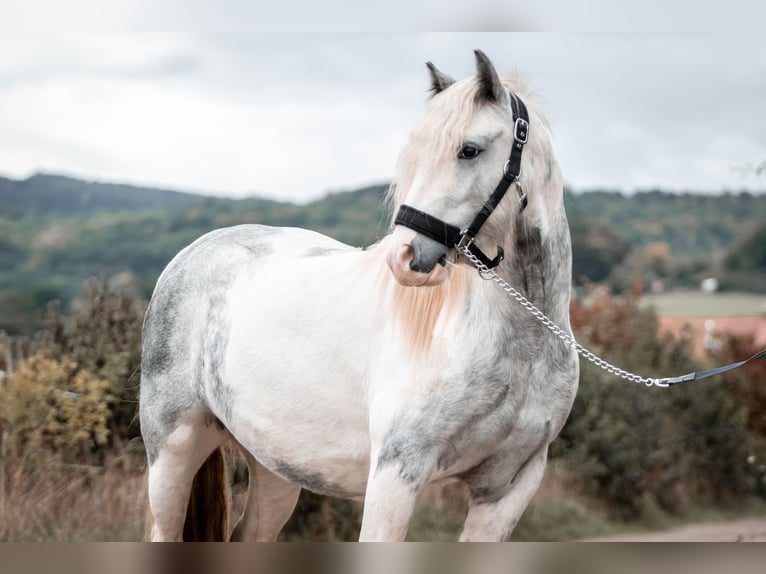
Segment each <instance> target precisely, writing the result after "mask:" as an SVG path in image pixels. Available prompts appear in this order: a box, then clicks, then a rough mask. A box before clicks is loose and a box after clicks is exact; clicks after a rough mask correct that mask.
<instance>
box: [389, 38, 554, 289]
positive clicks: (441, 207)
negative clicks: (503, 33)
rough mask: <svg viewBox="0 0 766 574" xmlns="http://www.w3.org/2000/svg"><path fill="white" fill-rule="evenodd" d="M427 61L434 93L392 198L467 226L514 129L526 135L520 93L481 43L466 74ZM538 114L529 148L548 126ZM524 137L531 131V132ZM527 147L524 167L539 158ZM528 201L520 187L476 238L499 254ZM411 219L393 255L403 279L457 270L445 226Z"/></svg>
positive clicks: (496, 178) (435, 278)
mask: <svg viewBox="0 0 766 574" xmlns="http://www.w3.org/2000/svg"><path fill="white" fill-rule="evenodd" d="M427 65H428V69H429V71H430V74H431V83H432V87H431V91H432V92H433V96H432V97H431V99H430V100H429V101H428V104H427V106H426V111H425V114H424V116H423V117H422V119H421V120H420V122H419V123H418V124H417V125H416V126H415V127H414V128H413V130H412V132H411V133H410V138H409V141H408V143H407V145H406V146H405V148H404V150H403V152H402V155H401V157H400V160H399V170H398V176H397V178H396V183H395V185H394V186H393V187H392V192H391V194H392V197H391V199H392V203H393V207H394V212H395V213H396V212H397V210H398V209H399V208H400V206H401V205H402V204H405V203H406V204H407V205H408V206H410V207H411V208H413V211H415V212H421V213H422V214H428V215H429V216H433V221H427V223H429V224H435V225H436V226H437V227H438V226H439V225H440V224H441V223H442V222H444V223H447V224H448V225H449V226H452V227H453V228H458V229H460V230H463V229H465V228H466V227H468V226H469V224H471V223H472V222H473V221H474V218H475V217H476V215H477V213H478V212H479V211H480V210H481V209H482V206H484V205H485V203H486V202H487V200H488V198H489V197H490V196H491V195H492V194H493V190H495V189H496V188H497V187H498V185H499V184H498V182H500V181H501V179H502V178H503V174H504V166H506V162H508V160H509V155H510V154H511V150H512V146H513V145H514V141H515V140H514V136H516V138H517V139H518V136H519V131H518V126H517V122H516V119H517V118H516V117H514V107H515V108H516V111H518V105H519V103H518V102H519V100H518V99H516V98H515V96H514V95H513V93H512V92H511V91H509V89H510V87H509V86H506V85H505V84H504V83H503V81H502V80H501V79H500V77H499V76H498V74H497V72H496V71H495V68H494V66H493V65H492V63H491V62H490V61H489V59H488V58H487V56H486V55H484V54H483V53H482V52H481V51H478V50H477V51H476V66H477V75H476V76H475V77H472V78H469V79H466V80H463V81H459V82H455V81H454V80H452V79H451V78H449V77H448V76H446V75H444V74H442V73H441V72H440V71H438V70H437V69H436V68H435V67H434V66H433V65H432V64H431V63H430V62H429V63H428V64H427ZM512 100H514V102H513V107H512ZM521 105H522V106H523V103H522V104H521ZM523 113H524V114H526V113H527V112H526V110H524V112H523ZM536 122H539V120H538V118H537V117H536V116H534V115H533V116H532V118H530V123H531V124H532V125H531V126H527V128H528V130H529V134H532V135H530V136H529V137H530V140H529V144H530V145H529V146H526V148H527V149H528V148H531V147H535V148H537V149H538V150H539V148H540V140H541V138H542V136H540V135H537V136H535V130H536V129H540V131H544V132H545V134H547V133H548V129H547V127H545V126H544V125H542V122H539V123H537V124H536ZM523 137H524V138H525V139H526V137H527V134H523ZM533 138H535V139H536V140H537V141H536V142H533ZM546 142H547V140H546ZM525 143H526V142H525ZM546 145H547V143H546ZM536 151H537V150H532V152H533V153H536ZM527 155H529V154H528V153H527V151H525V152H524V158H523V162H522V166H523V168H524V169H526V168H527V167H528V165H529V164H530V162H532V161H534V160H533V159H532V158H530V157H527ZM537 155H540V154H539V153H537ZM519 159H521V155H520V152H519ZM537 162H539V160H537ZM506 167H507V166H506ZM524 184H525V185H526V180H525V181H524ZM515 185H516V183H514V186H515ZM525 205H526V199H525V198H522V197H521V194H519V193H517V192H516V191H513V190H512V191H509V192H508V193H507V194H505V197H503V199H502V200H501V201H500V202H499V204H498V206H497V208H496V209H495V211H494V213H492V215H491V216H490V217H489V218H488V219H487V221H486V225H483V227H482V228H481V233H479V234H478V235H477V237H476V238H475V241H476V244H477V245H478V246H480V247H481V249H484V250H485V252H486V253H487V254H490V256H492V255H494V254H495V252H496V251H497V248H498V246H502V245H504V244H506V243H507V239H508V238H509V237H511V236H512V233H513V226H514V225H515V221H516V217H515V214H518V213H519V212H520V211H521V210H522V209H523V206H525ZM512 214H513V215H512ZM411 227H412V226H405V225H396V226H395V229H394V233H393V234H392V236H391V239H390V242H389V243H388V245H389V246H390V250H389V252H388V256H387V261H388V265H389V267H390V269H391V271H392V273H393V274H394V276H395V277H396V279H397V281H398V282H399V283H401V284H402V285H438V284H440V283H442V282H443V281H444V280H445V279H446V278H447V277H448V275H449V273H450V272H451V269H450V266H449V265H448V263H449V262H450V261H452V260H455V256H454V248H455V245H454V244H453V242H452V241H450V240H442V239H440V238H439V235H440V233H438V232H437V233H436V234H429V233H424V232H422V231H415V230H413V229H412V228H411ZM414 228H415V229H417V226H414ZM429 235H430V236H429ZM434 235H436V237H434Z"/></svg>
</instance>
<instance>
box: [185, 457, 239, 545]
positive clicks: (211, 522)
mask: <svg viewBox="0 0 766 574" xmlns="http://www.w3.org/2000/svg"><path fill="white" fill-rule="evenodd" d="M229 498H230V497H229V479H228V475H227V472H226V459H225V458H224V453H223V448H222V447H218V448H217V449H215V451H213V454H211V455H210V456H209V457H208V458H207V460H206V461H205V462H204V463H203V465H202V466H201V467H200V469H199V470H198V471H197V474H195V475H194V482H193V483H192V488H191V494H190V495H189V505H188V507H187V509H186V521H185V522H184V540H185V541H187V540H188V541H203V542H225V541H227V540H228V539H229Z"/></svg>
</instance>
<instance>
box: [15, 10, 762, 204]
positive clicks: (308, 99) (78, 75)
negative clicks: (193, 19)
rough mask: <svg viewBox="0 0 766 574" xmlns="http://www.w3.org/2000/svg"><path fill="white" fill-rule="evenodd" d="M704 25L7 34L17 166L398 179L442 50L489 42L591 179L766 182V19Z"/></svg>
mask: <svg viewBox="0 0 766 574" xmlns="http://www.w3.org/2000/svg"><path fill="white" fill-rule="evenodd" d="M31 1H32V0H30V2H31ZM32 3H34V2H32ZM138 4H139V5H140V4H142V2H138ZM762 11H763V12H764V13H766V9H764V10H762ZM629 15H630V14H628V16H629ZM21 16H22V17H23V14H21ZM564 16H566V13H564ZM761 16H762V15H761ZM209 17H211V18H212V17H213V15H212V13H211V15H210V16H209ZM559 17H562V14H561V13H559ZM624 17H626V16H624ZM636 17H638V16H636ZM535 18H536V16H535V15H534V14H531V15H529V16H528V17H527V18H526V19H524V20H523V21H522V22H521V24H520V25H519V26H518V28H520V29H527V28H528V29H533V28H535ZM483 22H484V24H485V25H486V24H487V21H486V19H485V20H483ZM760 22H763V19H762V18H761V20H760ZM691 24H692V25H691V26H690V28H688V29H686V30H684V31H681V32H675V31H667V30H661V31H660V32H652V33H647V32H641V31H639V32H631V31H627V32H625V31H617V32H610V33H604V32H601V31H599V32H595V33H594V32H589V31H587V30H585V31H576V32H548V33H538V32H503V33H409V32H402V33H348V32H344V33H312V32H305V31H303V32H292V33H284V32H263V31H259V30H237V29H235V30H227V31H226V32H215V33H213V32H206V31H200V30H191V31H183V32H172V33H168V32H147V31H135V30H121V31H119V32H108V33H103V34H100V35H94V34H92V33H89V32H87V31H86V32H83V33H77V34H75V33H67V34H61V33H58V34H47V33H34V34H31V33H18V32H13V31H11V32H6V33H1V34H0V175H4V176H6V177H13V178H25V177H28V176H29V175H31V174H33V173H35V172H39V171H43V172H49V173H63V174H69V175H72V176H76V177H82V178H86V179H93V180H100V181H111V182H126V183H134V184H140V185H152V186H159V187H165V188H170V189H178V190H183V191H194V192H199V193H206V194H211V195H221V196H229V197H243V196H248V195H259V196H265V197H271V198H275V199H281V200H290V201H298V202H302V201H308V200H311V199H313V198H316V197H319V196H321V195H323V194H325V193H327V192H331V191H339V190H344V189H353V188H357V187H360V186H363V185H367V184H374V183H384V182H388V181H389V180H390V179H391V178H392V177H393V175H394V169H395V166H396V161H397V158H398V154H399V150H400V149H401V148H402V147H403V145H404V143H405V141H406V138H407V134H408V131H409V129H410V128H411V127H412V126H413V125H414V123H415V121H416V120H417V118H418V116H419V115H420V114H421V113H422V110H423V107H424V104H425V101H426V99H427V95H428V93H427V90H428V86H429V82H428V74H427V70H426V67H425V62H426V61H428V60H431V61H433V62H434V63H435V64H436V65H437V66H438V67H439V68H440V69H441V70H443V71H444V72H446V73H447V74H449V75H451V76H453V77H455V78H458V79H459V78H464V77H467V76H469V75H472V74H473V73H474V71H475V68H474V56H473V49H474V48H480V49H482V50H483V51H484V52H486V53H487V54H488V55H489V56H490V58H491V59H492V60H493V62H494V63H495V65H496V67H497V69H498V70H499V71H500V72H501V73H510V72H518V73H520V74H522V75H523V76H524V77H525V78H527V79H528V80H529V82H530V85H531V87H532V89H533V90H534V91H535V92H536V93H537V94H538V95H539V96H540V97H541V98H542V100H543V102H544V104H543V111H544V113H545V114H546V116H547V117H548V119H549V121H550V123H551V125H552V130H553V134H554V150H555V153H556V156H557V158H558V160H559V163H560V165H561V169H562V173H563V175H564V180H565V181H566V183H567V184H568V185H569V186H570V187H572V188H574V189H576V190H585V189H592V188H607V189H619V190H622V191H626V192H633V191H636V190H642V189H651V188H655V187H656V188H662V189H666V190H675V191H706V192H720V191H723V190H740V189H749V190H753V191H760V190H764V189H766V176H764V175H761V176H758V175H756V174H754V173H753V172H752V170H748V167H753V166H758V165H760V164H761V162H764V161H766V121H765V120H766V36H764V35H763V34H762V33H758V32H757V31H755V30H749V29H747V28H744V29H736V30H735V29H732V28H733V27H732V26H729V27H728V28H727V27H726V26H722V27H721V29H722V30H723V31H722V32H720V33H710V32H704V31H703V32H700V31H698V30H695V29H694V26H693V24H694V21H692V22H691ZM43 27H44V26H43ZM507 27H510V26H507ZM554 27H555V26H554ZM613 28H615V27H613ZM616 28H617V29H618V30H619V26H617V27H616Z"/></svg>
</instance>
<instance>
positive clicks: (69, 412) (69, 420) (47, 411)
mask: <svg viewBox="0 0 766 574" xmlns="http://www.w3.org/2000/svg"><path fill="white" fill-rule="evenodd" d="M109 387H110V385H109V382H108V381H106V380H104V379H100V378H98V377H96V376H95V375H93V374H92V373H90V372H88V371H85V370H79V369H78V367H77V364H76V363H74V362H73V361H72V360H71V359H63V360H56V359H53V358H51V357H50V356H47V355H46V354H44V353H38V354H36V355H33V356H32V357H30V358H29V360H28V361H26V362H25V363H24V365H23V366H22V367H21V368H20V369H19V370H18V371H16V372H15V373H14V374H13V375H12V376H11V377H10V378H9V379H8V380H7V381H6V382H5V384H4V385H3V386H2V387H0V428H2V431H3V434H4V435H5V437H6V441H7V442H6V448H8V449H10V453H9V454H10V456H12V457H13V458H16V459H22V458H23V459H25V460H26V461H28V462H30V463H32V464H33V465H34V463H35V462H40V460H41V459H50V458H54V459H57V460H60V461H62V462H73V461H77V460H79V461H82V460H83V459H88V458H90V456H91V455H92V453H93V452H94V451H95V450H96V448H97V447H100V446H103V445H105V444H106V442H107V439H108V437H109V426H108V425H109V418H110V410H109V406H110V403H111V402H112V400H113V397H112V396H111V394H110V392H109Z"/></svg>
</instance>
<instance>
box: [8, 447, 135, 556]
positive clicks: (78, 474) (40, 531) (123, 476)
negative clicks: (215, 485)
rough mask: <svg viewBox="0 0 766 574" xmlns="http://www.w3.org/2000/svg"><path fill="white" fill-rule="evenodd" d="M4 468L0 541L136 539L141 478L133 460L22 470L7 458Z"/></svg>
mask: <svg viewBox="0 0 766 574" xmlns="http://www.w3.org/2000/svg"><path fill="white" fill-rule="evenodd" d="M4 471H5V481H4V484H3V485H1V486H2V487H3V488H2V489H0V491H1V492H0V497H2V499H3V502H2V504H0V512H2V516H0V541H8V542H11V541H13V542H38V541H85V540H88V541H124V540H128V541H130V540H141V537H142V534H143V523H144V513H145V509H146V479H145V473H144V471H143V469H142V468H141V467H140V465H138V464H136V462H135V461H133V460H131V459H129V458H127V457H119V458H115V459H112V460H111V461H110V462H108V463H107V464H106V465H104V466H88V465H59V464H55V463H53V462H51V463H48V464H45V465H44V466H37V467H36V468H33V469H30V468H26V469H25V468H24V463H23V461H21V460H17V461H9V460H6V461H4ZM0 474H1V473H0Z"/></svg>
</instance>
